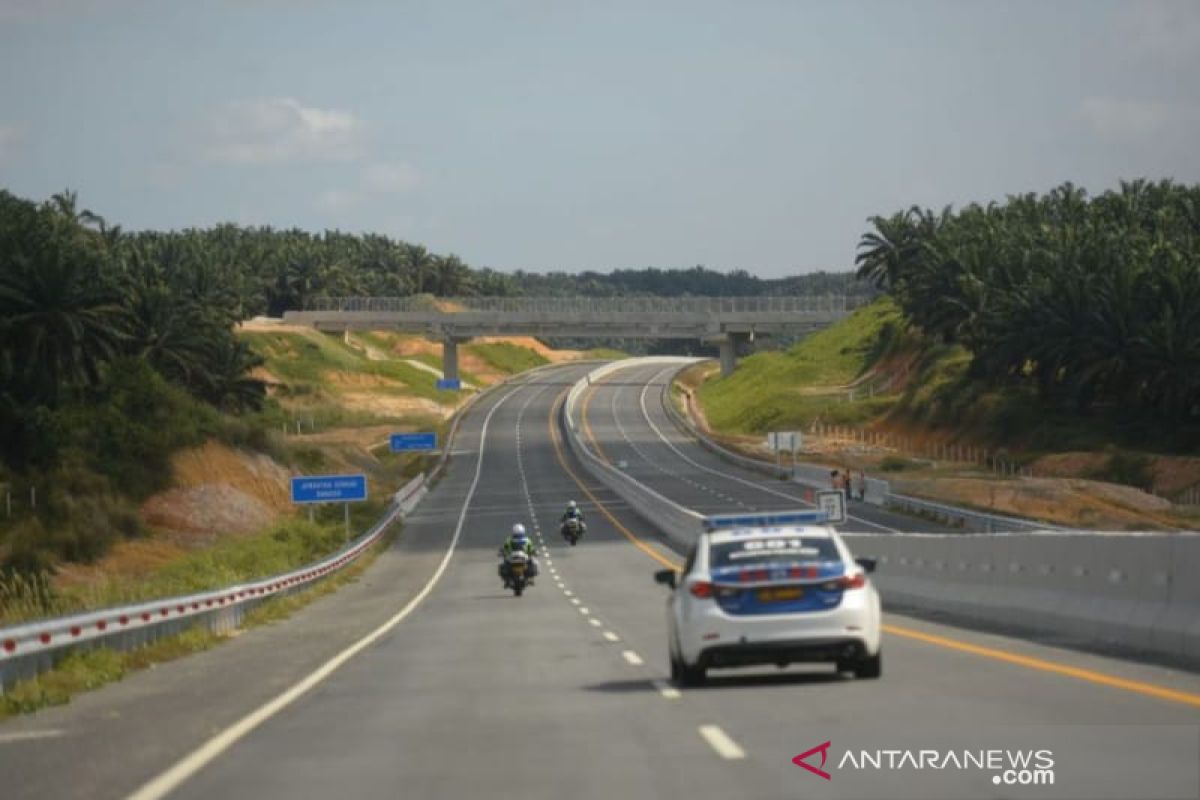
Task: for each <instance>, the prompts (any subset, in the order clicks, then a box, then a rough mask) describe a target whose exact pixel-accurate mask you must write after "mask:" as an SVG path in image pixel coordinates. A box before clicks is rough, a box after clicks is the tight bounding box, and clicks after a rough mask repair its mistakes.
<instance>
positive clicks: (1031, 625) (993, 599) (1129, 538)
mask: <svg viewBox="0 0 1200 800" xmlns="http://www.w3.org/2000/svg"><path fill="white" fill-rule="evenodd" d="M630 365H632V363H631V362H625V363H624V364H620V365H609V366H606V367H604V368H602V369H601V370H597V371H594V372H593V373H592V374H591V375H590V376H589V379H590V381H591V382H594V381H596V380H598V379H600V378H602V377H603V376H604V375H607V374H609V373H611V372H612V371H614V370H615V369H620V368H622V367H625V366H630ZM588 382H589V381H587V380H585V381H581V382H580V383H579V384H577V385H576V386H575V387H573V388H572V390H571V392H570V393H569V394H568V399H567V402H566V403H564V406H563V425H564V429H565V430H566V432H567V440H568V442H569V444H570V445H571V447H572V450H573V451H574V452H575V453H576V455H578V456H579V458H580V460H581V461H582V462H583V464H584V466H585V468H586V469H587V470H588V472H589V473H590V474H592V475H593V476H594V477H595V478H596V479H597V480H599V481H600V482H601V483H603V484H604V485H606V486H607V487H608V488H610V489H612V490H613V491H614V492H616V493H617V494H618V495H620V496H621V497H622V498H623V499H625V500H626V501H628V502H629V503H630V505H631V506H632V507H633V508H634V510H636V511H637V512H638V513H640V514H642V516H644V517H645V518H646V519H648V520H650V521H651V522H652V523H653V524H655V525H656V526H657V527H658V528H659V529H660V530H661V531H662V532H663V534H664V535H665V536H667V538H668V539H669V540H670V541H671V542H672V543H674V544H675V545H676V546H679V547H681V548H685V547H688V546H690V545H691V543H692V542H694V541H695V538H696V536H697V533H698V531H699V528H700V521H701V519H702V516H701V515H700V514H697V513H696V512H694V511H691V510H690V509H687V508H686V507H684V506H681V505H679V504H678V503H675V502H673V501H671V500H669V499H667V498H665V497H663V496H662V495H660V494H658V493H656V492H654V491H653V490H651V489H649V488H648V487H646V486H643V485H641V484H640V483H639V482H638V481H636V480H635V479H633V478H632V477H630V476H629V475H627V474H625V473H624V472H622V471H620V470H618V469H616V468H614V467H612V466H611V465H608V464H607V463H605V462H604V461H603V460H602V459H600V458H599V457H598V456H596V455H595V454H594V453H592V452H591V451H590V449H589V448H588V447H587V446H586V443H584V442H583V440H582V437H580V436H579V435H578V431H577V423H575V422H574V420H573V419H572V414H573V413H574V409H575V404H576V402H577V401H578V398H579V397H580V395H581V394H582V392H583V391H584V390H586V388H587V385H588ZM666 405H667V406H668V407H669V406H670V403H669V402H668V403H667V404H666ZM701 441H703V439H701ZM739 458H740V457H739ZM731 460H732V459H731ZM768 466H771V467H773V465H768ZM827 476H828V473H827V472H826V477H827ZM821 488H823V485H821ZM842 536H843V538H844V539H845V540H846V542H847V543H848V544H849V546H850V548H851V549H852V550H853V551H854V552H855V554H857V555H860V556H870V557H875V558H877V559H879V568H878V571H877V572H876V573H875V575H874V580H875V582H876V584H877V585H878V586H879V589H880V592H881V594H882V596H883V600H884V604H885V606H886V607H890V608H893V609H895V608H899V609H912V610H915V611H917V612H924V613H931V614H935V615H936V614H940V613H944V614H946V615H949V616H950V617H952V618H954V619H956V620H959V621H963V622H966V623H968V624H971V623H977V624H981V625H983V626H985V627H992V626H995V627H999V628H1003V629H1008V630H1018V631H1023V632H1030V633H1033V634H1037V635H1041V636H1046V637H1048V638H1050V639H1052V640H1054V641H1058V642H1061V643H1064V644H1069V645H1074V646H1084V647H1091V648H1098V649H1105V650H1116V651H1120V652H1122V653H1131V654H1143V655H1147V654H1148V655H1153V656H1157V657H1165V658H1168V659H1170V660H1172V661H1175V662H1184V663H1187V664H1198V665H1200V534H1197V533H1192V532H1189V533H1110V532H1102V531H1063V530H1053V529H1050V530H1043V531H1014V532H1007V533H954V534H921V533H915V534H867V533H845V534H842Z"/></svg>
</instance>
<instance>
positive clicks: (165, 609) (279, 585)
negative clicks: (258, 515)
mask: <svg viewBox="0 0 1200 800" xmlns="http://www.w3.org/2000/svg"><path fill="white" fill-rule="evenodd" d="M555 366H558V365H553V364H551V365H545V366H543V367H538V368H536V369H534V370H529V371H528V372H523V373H519V374H517V375H513V376H510V377H509V378H507V379H505V380H503V381H501V382H499V383H496V384H493V385H492V386H489V387H488V388H487V389H485V390H484V391H482V392H479V393H478V394H475V395H472V396H471V398H470V399H469V400H468V401H467V402H466V403H464V404H463V406H462V407H461V408H459V409H458V411H457V412H456V413H455V415H454V419H453V420H452V422H451V425H450V430H449V431H448V432H447V435H446V443H445V446H444V447H443V449H442V454H441V456H440V458H439V459H438V462H437V464H435V465H434V467H433V469H431V470H430V471H429V472H428V473H422V474H420V475H417V476H416V477H414V478H413V479H411V480H410V481H409V482H408V483H406V484H405V485H404V486H403V487H402V488H401V489H400V490H399V491H398V492H396V493H395V495H394V496H393V498H392V503H391V505H390V506H389V508H388V510H387V511H386V512H385V513H384V515H383V516H382V517H380V519H379V520H377V521H376V522H375V523H374V524H373V525H372V526H371V527H370V528H369V529H368V530H367V531H366V532H365V533H363V534H362V535H361V536H359V537H357V538H356V539H354V541H352V542H350V543H349V544H347V545H346V546H344V547H342V548H341V549H339V550H338V551H337V552H335V553H333V554H331V555H329V556H327V557H325V558H323V559H320V560H318V561H315V562H313V563H311V564H306V565H305V566H302V567H298V568H296V569H294V570H290V571H288V572H283V573H280V574H277V575H271V576H267V577H264V578H260V579H257V580H253V581H246V582H244V583H238V584H234V585H232V586H224V587H221V588H219V589H213V590H211V591H206V592H198V593H195V594H189V595H181V596H176V597H163V598H158V599H155V600H148V601H145V602H142V603H135V604H131V605H124V606H114V607H111V608H105V609H99V610H96V611H86V612H81V613H77V614H68V615H65V616H61V617H53V618H49V619H42V620H36V621H33V622H27V623H22V624H20V625H14V626H10V627H7V628H0V693H3V692H4V691H6V688H7V687H9V686H11V685H12V684H13V683H14V682H15V681H18V680H23V679H27V678H31V677H33V676H35V675H37V674H39V673H42V672H45V671H47V670H49V669H51V668H52V667H53V666H54V664H55V663H56V662H57V661H58V660H59V659H60V658H61V657H62V656H64V655H65V654H66V653H67V652H69V651H71V650H74V649H81V648H94V647H111V648H114V649H117V650H132V649H136V648H138V647H143V646H145V645H147V644H150V643H152V642H154V641H157V640H158V639H161V638H164V637H167V636H172V635H175V634H178V633H182V632H183V631H185V630H187V629H188V628H191V627H193V626H196V625H205V626H206V627H208V629H209V630H211V631H213V632H214V633H228V632H230V631H232V630H234V629H236V628H237V627H238V626H239V625H241V622H242V619H243V618H244V617H245V614H246V612H247V611H249V610H250V609H252V608H253V607H254V606H256V605H258V604H260V603H262V602H263V601H264V600H268V599H270V598H273V597H281V596H284V595H287V594H291V593H292V592H296V591H299V590H302V589H305V588H307V587H308V586H311V585H313V584H315V583H317V582H318V581H321V580H323V579H324V578H326V577H328V576H330V575H332V574H334V573H336V572H338V571H339V570H341V569H343V568H345V567H347V566H349V565H350V564H352V563H353V562H354V561H356V560H357V559H358V558H359V556H361V555H362V554H363V553H364V552H366V550H367V549H368V548H370V547H371V546H372V545H373V544H374V543H375V542H377V541H378V540H379V538H380V537H381V536H382V535H383V533H384V531H385V530H386V529H387V527H388V526H389V525H390V524H391V523H392V522H393V521H395V519H396V518H397V517H403V516H404V515H407V514H410V513H412V511H413V509H415V508H416V506H417V504H418V503H420V501H421V500H422V499H423V498H424V496H425V494H426V493H427V491H428V488H429V486H430V485H431V484H432V483H433V481H435V480H436V479H437V478H438V477H440V475H441V473H442V472H443V470H444V469H445V468H446V464H447V463H448V461H449V455H450V450H451V443H452V442H453V441H454V438H455V436H456V435H457V433H458V428H459V424H460V423H461V421H462V419H463V417H464V416H465V415H466V412H467V411H468V410H469V409H470V408H471V407H472V406H473V405H474V404H475V403H476V402H478V401H479V399H480V398H482V397H484V396H485V395H487V394H489V393H491V392H493V391H495V390H498V389H500V388H501V387H503V386H505V385H507V384H508V383H510V382H511V381H513V380H515V379H519V378H523V377H525V376H528V375H529V374H531V373H534V372H540V371H542V370H546V369H552V368H554V367H555Z"/></svg>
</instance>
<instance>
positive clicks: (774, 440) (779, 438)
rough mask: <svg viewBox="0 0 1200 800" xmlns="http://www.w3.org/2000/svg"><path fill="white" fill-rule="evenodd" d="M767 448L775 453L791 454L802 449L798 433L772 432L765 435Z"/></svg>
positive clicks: (800, 437) (802, 436) (801, 440)
mask: <svg viewBox="0 0 1200 800" xmlns="http://www.w3.org/2000/svg"><path fill="white" fill-rule="evenodd" d="M767 447H769V448H770V449H771V450H774V451H775V452H784V453H792V452H795V451H796V450H800V449H802V448H803V447H804V435H803V434H802V433H800V431H773V432H771V433H768V434H767Z"/></svg>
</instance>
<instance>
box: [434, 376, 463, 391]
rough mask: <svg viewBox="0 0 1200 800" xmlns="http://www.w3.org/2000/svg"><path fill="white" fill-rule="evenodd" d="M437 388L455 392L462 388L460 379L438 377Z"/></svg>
mask: <svg viewBox="0 0 1200 800" xmlns="http://www.w3.org/2000/svg"><path fill="white" fill-rule="evenodd" d="M437 388H439V389H449V390H451V391H454V392H457V391H458V390H459V389H461V388H462V381H460V380H459V379H458V378H438V382H437Z"/></svg>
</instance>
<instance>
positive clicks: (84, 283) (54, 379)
mask: <svg viewBox="0 0 1200 800" xmlns="http://www.w3.org/2000/svg"><path fill="white" fill-rule="evenodd" d="M32 238H33V237H27V238H26V241H25V242H23V245H25V247H23V248H22V249H18V250H17V251H16V252H13V253H11V254H10V255H8V256H7V261H6V263H3V264H0V351H3V352H5V353H6V354H7V359H8V360H9V363H10V364H11V370H12V374H13V376H14V378H15V379H16V380H17V381H18V382H20V383H21V384H22V385H23V386H25V387H26V389H27V390H28V391H30V392H31V393H32V394H33V395H35V396H37V397H39V398H41V399H43V400H46V401H49V402H51V403H54V402H56V401H57V400H58V397H59V394H60V391H61V390H62V389H63V388H64V387H69V386H77V385H83V384H90V383H95V382H96V381H97V380H98V377H99V368H100V365H101V364H102V363H103V362H104V361H106V360H108V359H109V358H110V357H111V356H112V355H113V354H114V352H115V351H116V350H117V347H118V345H119V344H120V343H121V342H122V340H123V339H124V338H125V335H126V334H125V325H126V322H127V315H126V312H125V310H124V309H123V308H122V306H121V303H120V297H119V295H118V293H117V292H116V290H115V287H113V286H112V285H111V284H110V283H108V282H107V281H106V280H104V273H105V269H104V267H105V265H104V264H103V263H102V262H101V261H100V259H99V258H98V257H97V255H96V254H95V253H93V252H91V251H89V250H87V249H84V248H80V247H77V246H74V245H73V243H72V242H71V241H70V239H69V237H68V236H66V235H64V234H62V233H58V232H49V233H47V232H43V236H42V237H40V240H34V241H30V239H32Z"/></svg>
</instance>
